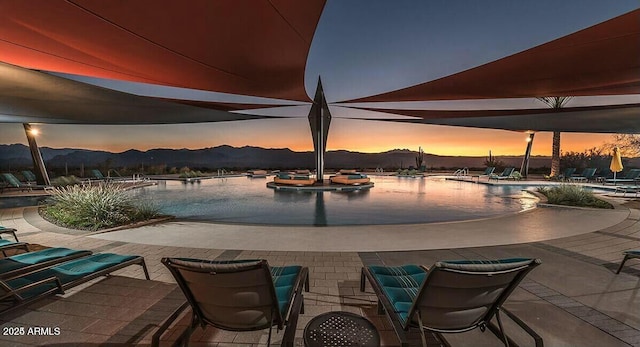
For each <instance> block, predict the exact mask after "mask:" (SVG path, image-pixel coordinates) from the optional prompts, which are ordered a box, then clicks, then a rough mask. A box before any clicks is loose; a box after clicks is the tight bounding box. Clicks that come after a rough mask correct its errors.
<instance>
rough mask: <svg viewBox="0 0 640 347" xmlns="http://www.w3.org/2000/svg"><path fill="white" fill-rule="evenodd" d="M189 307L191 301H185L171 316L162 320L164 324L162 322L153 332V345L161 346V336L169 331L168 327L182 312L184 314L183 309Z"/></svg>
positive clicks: (154, 346)
mask: <svg viewBox="0 0 640 347" xmlns="http://www.w3.org/2000/svg"><path fill="white" fill-rule="evenodd" d="M187 307H189V302H188V301H185V302H184V303H183V304H182V305H180V307H178V308H177V309H176V310H175V311H173V313H172V314H171V315H170V316H169V317H167V319H165V320H164V322H162V324H160V326H159V327H158V330H157V331H156V332H155V333H154V334H153V337H152V338H151V346H152V347H158V346H160V338H161V337H162V335H164V333H165V332H166V331H167V329H169V327H170V326H171V324H172V323H173V322H174V321H175V320H176V319H178V317H179V316H180V314H182V311H184V310H185V309H186V308H187Z"/></svg>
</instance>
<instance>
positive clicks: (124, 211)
mask: <svg viewBox="0 0 640 347" xmlns="http://www.w3.org/2000/svg"><path fill="white" fill-rule="evenodd" d="M41 213H42V215H43V216H44V217H45V218H46V219H48V220H49V221H51V222H53V223H55V224H57V225H61V226H64V227H69V228H75V229H84V230H100V229H107V228H113V227H116V226H121V225H126V224H130V223H135V222H139V221H143V220H148V219H152V218H155V217H157V216H158V215H159V214H158V209H157V208H156V207H154V206H153V205H152V204H151V203H149V202H145V201H139V200H135V199H134V198H133V197H132V196H131V194H130V193H129V192H127V191H126V190H125V189H123V188H122V187H120V186H118V185H116V184H111V183H105V184H99V185H93V186H82V185H73V186H65V187H57V188H55V189H54V191H53V194H52V197H51V198H50V199H49V201H48V203H47V204H46V205H45V206H44V207H43V208H42V209H41Z"/></svg>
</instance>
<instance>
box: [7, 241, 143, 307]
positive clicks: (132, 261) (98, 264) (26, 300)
mask: <svg viewBox="0 0 640 347" xmlns="http://www.w3.org/2000/svg"><path fill="white" fill-rule="evenodd" d="M130 265H140V266H142V268H143V270H144V274H145V277H146V278H147V279H149V273H148V271H147V266H146V264H145V263H144V258H142V257H140V256H133V255H118V254H112V253H99V254H93V255H91V256H88V257H85V258H78V259H75V260H71V261H68V262H65V263H62V264H59V265H56V266H54V267H51V268H47V269H43V270H39V271H35V272H29V273H26V274H21V275H19V276H15V277H11V278H3V279H0V313H5V312H8V311H11V310H15V309H17V308H20V307H23V306H26V305H29V304H31V303H33V302H35V301H37V300H40V299H42V298H45V297H48V296H50V295H53V294H64V291H65V290H66V289H69V288H72V287H75V286H77V285H80V284H82V283H85V282H87V281H90V280H93V279H95V278H98V277H100V276H106V275H109V274H110V273H112V272H114V271H116V270H120V269H122V268H125V267H127V266H130Z"/></svg>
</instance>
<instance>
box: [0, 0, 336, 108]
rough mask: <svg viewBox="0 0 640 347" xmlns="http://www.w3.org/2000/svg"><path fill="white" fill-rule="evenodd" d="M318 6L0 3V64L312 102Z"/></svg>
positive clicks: (286, 1) (260, 0)
mask: <svg viewBox="0 0 640 347" xmlns="http://www.w3.org/2000/svg"><path fill="white" fill-rule="evenodd" d="M324 4H325V0H305V1H291V0H251V1H249V0H240V1H209V0H193V1H189V2H188V4H185V3H184V2H181V1H163V2H162V3H161V4H159V3H158V2H157V1H152V0H138V1H129V2H126V5H122V3H121V2H117V3H114V2H112V1H91V0H68V1H64V0H40V1H3V2H2V3H1V4H0V52H2V54H1V57H0V60H2V61H3V62H6V63H10V64H14V65H17V66H21V67H25V68H30V69H37V70H46V71H55V72H63V73H70V74H77V75H84V76H91V77H100V78H109V79H116V80H125V81H134V82H145V83H152V84H159V85H167V86H176V87H184V88H191V89H201V90H208V91H215V92H224V93H233V94H243V95H252V96H263V97H271V98H280V99H288V100H297V101H310V99H309V97H308V95H307V93H306V91H305V88H304V71H305V64H306V60H307V55H308V52H309V48H310V45H311V41H312V38H313V34H314V31H315V28H316V26H317V23H318V20H319V18H320V14H321V12H322V9H323V7H324Z"/></svg>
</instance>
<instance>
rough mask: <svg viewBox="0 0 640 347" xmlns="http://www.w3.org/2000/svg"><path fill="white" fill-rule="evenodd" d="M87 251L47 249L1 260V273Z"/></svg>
mask: <svg viewBox="0 0 640 347" xmlns="http://www.w3.org/2000/svg"><path fill="white" fill-rule="evenodd" d="M83 252H86V251H78V250H75V249H69V248H47V249H43V250H41V251H37V252H28V253H22V254H17V255H14V256H11V257H9V258H4V259H0V273H3V272H7V271H12V270H15V269H19V268H21V267H24V266H25V265H34V264H39V263H42V262H45V261H49V260H53V259H56V258H62V257H67V256H71V255H74V254H78V253H83Z"/></svg>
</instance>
